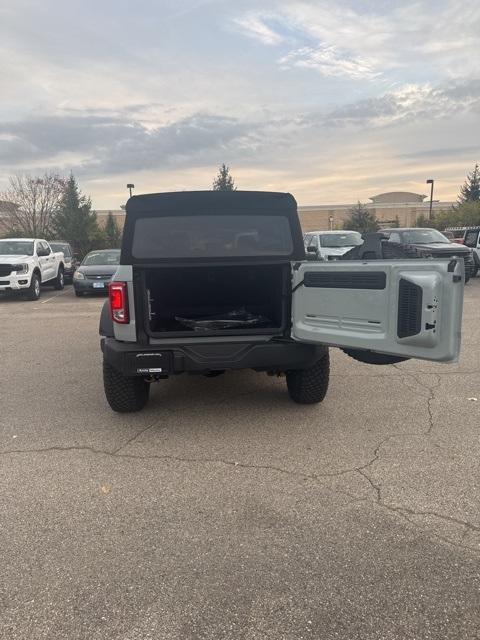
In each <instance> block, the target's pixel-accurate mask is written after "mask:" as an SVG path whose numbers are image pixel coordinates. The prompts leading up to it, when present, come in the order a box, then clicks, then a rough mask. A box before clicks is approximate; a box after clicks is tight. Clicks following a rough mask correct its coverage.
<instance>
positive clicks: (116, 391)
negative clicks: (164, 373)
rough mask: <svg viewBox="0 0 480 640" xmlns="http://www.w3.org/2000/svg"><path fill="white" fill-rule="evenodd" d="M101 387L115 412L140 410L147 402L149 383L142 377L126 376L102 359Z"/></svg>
mask: <svg viewBox="0 0 480 640" xmlns="http://www.w3.org/2000/svg"><path fill="white" fill-rule="evenodd" d="M103 387H104V389H105V396H106V398H107V402H108V404H109V405H110V407H111V408H112V409H113V410H114V411H117V413H131V412H133V411H140V410H141V409H143V408H144V406H145V405H146V404H147V402H148V396H149V393H150V384H149V383H148V382H145V380H143V378H127V377H126V376H124V375H122V374H121V373H120V372H119V371H117V370H116V369H114V368H113V367H112V366H111V365H110V364H108V362H105V360H104V361H103Z"/></svg>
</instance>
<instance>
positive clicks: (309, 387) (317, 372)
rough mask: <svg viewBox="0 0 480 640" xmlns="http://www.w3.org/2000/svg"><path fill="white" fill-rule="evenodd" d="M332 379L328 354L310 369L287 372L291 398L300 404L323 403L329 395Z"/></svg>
mask: <svg viewBox="0 0 480 640" xmlns="http://www.w3.org/2000/svg"><path fill="white" fill-rule="evenodd" d="M329 377H330V356H329V354H328V351H327V353H326V354H325V355H324V356H323V358H321V359H320V360H318V361H317V362H316V363H315V364H314V365H313V367H310V368H309V369H293V370H291V371H287V373H286V378H287V388H288V393H289V395H290V398H291V399H292V400H293V401H294V402H297V403H298V404H315V403H317V402H321V401H322V400H323V399H324V398H325V395H326V393H327V390H328V382H329Z"/></svg>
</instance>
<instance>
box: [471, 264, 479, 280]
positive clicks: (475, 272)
mask: <svg viewBox="0 0 480 640" xmlns="http://www.w3.org/2000/svg"><path fill="white" fill-rule="evenodd" d="M479 268H480V267H479V266H478V264H476V265H475V267H474V268H473V271H472V278H476V277H477V273H478V269H479Z"/></svg>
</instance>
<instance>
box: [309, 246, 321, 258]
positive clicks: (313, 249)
mask: <svg viewBox="0 0 480 640" xmlns="http://www.w3.org/2000/svg"><path fill="white" fill-rule="evenodd" d="M318 259H319V257H318V249H317V248H316V247H312V246H310V247H307V260H318Z"/></svg>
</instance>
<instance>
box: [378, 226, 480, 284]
mask: <svg viewBox="0 0 480 640" xmlns="http://www.w3.org/2000/svg"><path fill="white" fill-rule="evenodd" d="M382 233H383V234H384V235H385V236H386V237H387V238H388V240H389V242H395V243H401V244H403V245H408V246H410V247H415V249H417V253H418V257H421V256H422V255H424V256H425V257H428V256H432V257H433V258H449V257H453V256H457V257H459V258H463V260H464V262H465V282H468V281H469V280H470V278H471V277H473V276H474V275H475V273H476V270H475V262H474V259H473V254H472V250H471V249H470V248H469V247H466V246H464V245H463V244H459V243H457V242H451V241H450V240H449V239H448V238H447V237H446V236H444V235H443V233H441V232H440V231H437V230H436V229H421V228H418V227H412V228H404V229H383V230H382Z"/></svg>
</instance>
